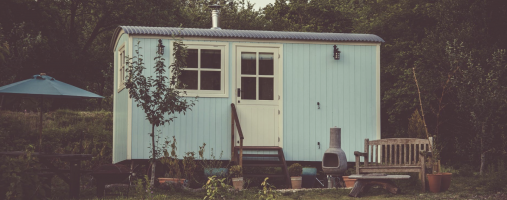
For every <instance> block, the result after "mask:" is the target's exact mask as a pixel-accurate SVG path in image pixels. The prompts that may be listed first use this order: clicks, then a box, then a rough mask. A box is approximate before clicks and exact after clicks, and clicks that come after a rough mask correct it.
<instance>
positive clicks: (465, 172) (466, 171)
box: [458, 164, 474, 177]
mask: <svg viewBox="0 0 507 200" xmlns="http://www.w3.org/2000/svg"><path fill="white" fill-rule="evenodd" d="M458 175H460V176H463V177H471V176H473V175H474V168H473V167H472V166H470V165H467V164H465V165H462V166H461V167H460V168H459V173H458Z"/></svg>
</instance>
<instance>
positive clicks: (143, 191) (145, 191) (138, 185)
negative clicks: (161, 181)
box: [134, 175, 154, 199]
mask: <svg viewBox="0 0 507 200" xmlns="http://www.w3.org/2000/svg"><path fill="white" fill-rule="evenodd" d="M134 184H135V187H134V189H135V195H136V198H137V199H152V197H153V195H154V194H153V187H151V186H150V181H149V179H148V175H144V178H138V179H136V180H135V181H134Z"/></svg>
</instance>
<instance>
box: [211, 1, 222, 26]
mask: <svg viewBox="0 0 507 200" xmlns="http://www.w3.org/2000/svg"><path fill="white" fill-rule="evenodd" d="M209 7H210V8H211V9H213V10H212V11H211V29H221V28H220V7H221V6H220V5H217V4H214V5H211V6H209Z"/></svg>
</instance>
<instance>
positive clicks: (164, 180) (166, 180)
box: [158, 178, 185, 185]
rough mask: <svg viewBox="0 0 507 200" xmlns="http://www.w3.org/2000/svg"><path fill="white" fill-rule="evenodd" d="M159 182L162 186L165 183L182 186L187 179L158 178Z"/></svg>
mask: <svg viewBox="0 0 507 200" xmlns="http://www.w3.org/2000/svg"><path fill="white" fill-rule="evenodd" d="M158 182H159V183H160V184H164V183H166V182H167V183H178V184H181V185H183V184H184V183H185V179H183V178H158Z"/></svg>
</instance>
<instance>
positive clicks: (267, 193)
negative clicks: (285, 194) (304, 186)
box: [255, 177, 280, 200]
mask: <svg viewBox="0 0 507 200" xmlns="http://www.w3.org/2000/svg"><path fill="white" fill-rule="evenodd" d="M268 179H269V178H268V177H266V178H265V179H264V181H263V182H262V183H261V186H262V190H259V192H258V193H257V195H255V196H256V197H259V199H266V200H270V199H276V198H277V197H278V196H280V195H279V194H278V192H277V191H276V190H275V189H276V187H275V186H273V185H271V184H269V183H268Z"/></svg>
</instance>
